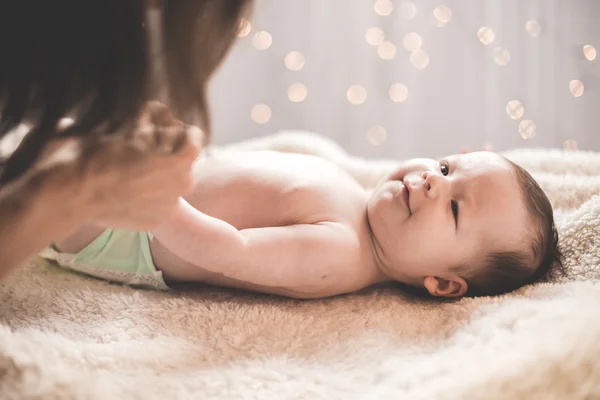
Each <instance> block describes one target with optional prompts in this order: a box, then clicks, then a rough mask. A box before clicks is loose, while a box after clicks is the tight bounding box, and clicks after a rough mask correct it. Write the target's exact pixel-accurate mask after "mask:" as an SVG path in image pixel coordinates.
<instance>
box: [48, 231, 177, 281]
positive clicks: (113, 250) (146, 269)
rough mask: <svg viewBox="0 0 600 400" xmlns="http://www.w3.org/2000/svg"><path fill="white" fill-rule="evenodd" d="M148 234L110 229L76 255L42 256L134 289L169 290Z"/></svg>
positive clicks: (52, 254)
mask: <svg viewBox="0 0 600 400" xmlns="http://www.w3.org/2000/svg"><path fill="white" fill-rule="evenodd" d="M149 239H150V238H149V233H148V232H137V231H127V230H122V229H107V230H105V231H104V232H103V233H102V234H101V235H100V236H98V237H97V238H96V239H95V240H94V241H93V242H92V243H90V244H89V245H87V246H86V247H85V248H84V249H82V250H81V251H80V252H79V253H77V254H68V253H61V252H58V251H56V250H55V249H53V248H47V249H45V250H44V251H43V252H42V253H41V254H40V256H41V257H42V258H45V259H49V260H54V261H56V262H57V263H58V264H59V265H60V266H62V267H64V268H68V269H71V270H75V271H79V272H82V273H84V274H87V275H91V276H94V277H97V278H102V279H106V280H109V281H113V282H118V283H122V284H126V285H131V286H143V287H149V288H152V289H168V286H167V285H166V283H165V281H164V279H163V276H162V272H161V271H158V270H157V269H156V267H155V265H154V262H153V260H152V255H151V254H150V242H149Z"/></svg>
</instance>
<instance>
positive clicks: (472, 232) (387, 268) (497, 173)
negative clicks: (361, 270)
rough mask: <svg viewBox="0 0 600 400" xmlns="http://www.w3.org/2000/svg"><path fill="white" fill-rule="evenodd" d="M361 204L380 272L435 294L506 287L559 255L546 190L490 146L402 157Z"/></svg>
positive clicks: (527, 279)
mask: <svg viewBox="0 0 600 400" xmlns="http://www.w3.org/2000/svg"><path fill="white" fill-rule="evenodd" d="M367 209H368V211H367V212H368V217H369V222H370V224H371V228H372V231H373V236H374V238H375V240H376V243H377V246H376V248H377V254H378V258H379V260H380V264H381V265H382V266H383V268H382V269H383V271H384V273H386V274H387V275H388V276H390V277H391V278H392V279H395V280H398V281H401V282H404V283H407V284H410V285H414V286H417V287H424V288H425V289H427V291H429V292H430V293H431V294H433V295H436V296H461V295H464V294H473V295H483V294H498V293H503V292H507V291H511V290H513V289H516V288H518V287H520V286H523V285H525V284H527V283H529V282H531V281H533V280H535V279H536V278H537V277H539V276H540V275H541V274H544V273H546V272H547V271H548V269H549V268H550V266H552V265H553V263H554V261H556V259H557V258H559V257H558V253H557V249H556V239H555V238H556V230H555V229H554V224H553V215H552V207H551V206H550V203H549V201H548V199H547V197H546V196H545V195H544V193H543V191H542V190H541V189H540V188H539V186H537V184H536V183H535V181H534V180H533V179H532V178H531V176H530V175H529V174H527V173H526V172H525V171H524V170H523V169H522V168H520V167H518V166H516V165H515V164H513V163H511V162H509V161H508V160H506V159H504V158H503V157H501V156H499V155H497V154H494V153H488V152H481V153H469V154H463V155H455V156H450V157H448V158H446V159H443V160H440V161H436V160H429V159H414V160H410V161H408V162H406V163H403V165H401V166H400V167H399V168H398V169H397V170H396V171H395V172H393V173H392V174H390V175H389V176H388V177H387V178H386V179H385V180H384V181H383V182H382V183H381V184H380V185H379V186H378V187H377V188H376V189H375V191H374V192H373V194H372V196H371V198H370V200H369V203H368V207H367Z"/></svg>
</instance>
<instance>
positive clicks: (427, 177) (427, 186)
mask: <svg viewBox="0 0 600 400" xmlns="http://www.w3.org/2000/svg"><path fill="white" fill-rule="evenodd" d="M430 177H431V173H429V172H427V171H423V173H422V174H421V179H423V188H424V189H425V190H427V191H429V190H431V178H430Z"/></svg>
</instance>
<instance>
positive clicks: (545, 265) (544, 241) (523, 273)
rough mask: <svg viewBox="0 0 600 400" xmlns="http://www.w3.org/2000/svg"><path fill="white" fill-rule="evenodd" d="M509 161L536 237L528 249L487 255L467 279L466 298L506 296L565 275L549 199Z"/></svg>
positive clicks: (525, 174) (535, 183) (529, 176)
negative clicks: (559, 275)
mask: <svg viewBox="0 0 600 400" xmlns="http://www.w3.org/2000/svg"><path fill="white" fill-rule="evenodd" d="M506 161H507V162H508V163H509V164H510V165H511V166H512V168H513V170H514V172H515V174H516V177H517V182H518V184H519V186H520V188H521V195H522V197H523V201H524V203H525V206H526V207H527V211H528V213H529V216H530V217H531V219H532V221H533V224H534V228H533V235H532V236H533V237H532V238H531V242H530V243H529V246H527V247H525V246H524V248H523V249H522V250H519V251H509V252H497V253H492V254H488V255H487V256H486V257H485V259H484V262H483V265H481V266H480V268H478V269H477V271H476V272H474V273H472V275H471V276H470V277H468V278H465V279H466V281H467V285H468V289H467V293H466V295H467V296H491V295H499V294H504V293H508V292H511V291H513V290H515V289H518V288H520V287H522V286H525V285H527V284H530V283H533V282H536V281H538V280H540V279H544V278H547V277H549V276H552V275H554V274H555V273H556V272H558V271H560V272H563V273H564V270H563V264H562V254H561V252H560V249H559V246H558V232H557V230H556V226H555V225H554V213H553V210H552V204H551V203H550V200H549V199H548V197H547V196H546V194H545V193H544V191H543V190H542V188H540V186H539V185H538V183H537V182H536V181H535V179H533V177H532V176H531V175H530V174H529V173H528V172H527V171H525V169H523V168H522V167H520V166H519V165H517V164H515V163H513V162H512V161H510V160H508V159H507V160H506ZM532 260H533V261H532ZM532 263H534V265H532Z"/></svg>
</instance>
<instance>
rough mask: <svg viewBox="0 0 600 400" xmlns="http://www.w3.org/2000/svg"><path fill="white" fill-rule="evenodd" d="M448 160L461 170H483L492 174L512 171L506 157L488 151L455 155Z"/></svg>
mask: <svg viewBox="0 0 600 400" xmlns="http://www.w3.org/2000/svg"><path fill="white" fill-rule="evenodd" d="M447 159H448V160H449V161H450V162H451V163H454V164H455V165H456V166H457V167H458V168H460V169H461V170H472V169H483V170H484V171H485V172H488V171H489V172H492V171H497V170H502V171H509V170H511V169H512V168H511V167H510V164H509V163H508V162H507V161H506V159H505V158H504V157H502V156H500V155H499V154H496V153H492V152H488V151H481V152H474V153H466V154H454V155H451V156H448V157H447Z"/></svg>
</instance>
